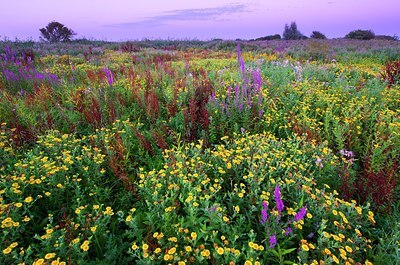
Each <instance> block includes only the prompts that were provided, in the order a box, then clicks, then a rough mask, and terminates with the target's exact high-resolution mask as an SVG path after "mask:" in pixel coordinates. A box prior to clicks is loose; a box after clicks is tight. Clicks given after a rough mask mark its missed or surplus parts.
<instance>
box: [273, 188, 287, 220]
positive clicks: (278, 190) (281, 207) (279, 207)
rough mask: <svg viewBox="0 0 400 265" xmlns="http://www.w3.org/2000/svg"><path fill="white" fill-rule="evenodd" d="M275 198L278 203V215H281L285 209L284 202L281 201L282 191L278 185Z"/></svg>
mask: <svg viewBox="0 0 400 265" xmlns="http://www.w3.org/2000/svg"><path fill="white" fill-rule="evenodd" d="M274 198H275V202H276V208H277V210H278V213H279V214H281V213H282V211H283V209H284V208H285V206H284V204H283V201H282V199H281V190H280V188H279V185H276V187H275V190H274Z"/></svg>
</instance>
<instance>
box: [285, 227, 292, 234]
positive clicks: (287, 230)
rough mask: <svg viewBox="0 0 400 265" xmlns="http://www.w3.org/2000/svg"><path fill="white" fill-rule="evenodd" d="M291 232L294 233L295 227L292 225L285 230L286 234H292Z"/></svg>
mask: <svg viewBox="0 0 400 265" xmlns="http://www.w3.org/2000/svg"><path fill="white" fill-rule="evenodd" d="M291 233H293V229H292V228H291V227H288V228H287V229H286V231H285V236H288V235H290V234H291Z"/></svg>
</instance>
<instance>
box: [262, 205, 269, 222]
mask: <svg viewBox="0 0 400 265" xmlns="http://www.w3.org/2000/svg"><path fill="white" fill-rule="evenodd" d="M262 206H263V208H262V210H261V224H265V222H266V221H267V219H268V203H267V202H266V201H263V203H262Z"/></svg>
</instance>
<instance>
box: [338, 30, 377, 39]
mask: <svg viewBox="0 0 400 265" xmlns="http://www.w3.org/2000/svg"><path fill="white" fill-rule="evenodd" d="M345 38H346V39H355V40H371V39H374V38H375V33H374V32H373V31H372V30H362V29H358V30H353V31H351V32H349V33H348V34H347V35H346V36H345Z"/></svg>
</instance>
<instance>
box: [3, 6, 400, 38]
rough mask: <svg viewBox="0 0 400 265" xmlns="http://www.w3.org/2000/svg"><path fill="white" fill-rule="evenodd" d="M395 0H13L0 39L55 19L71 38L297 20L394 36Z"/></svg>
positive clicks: (229, 34) (278, 25)
mask: <svg viewBox="0 0 400 265" xmlns="http://www.w3.org/2000/svg"><path fill="white" fill-rule="evenodd" d="M399 10H400V1H399V0H322V1H321V0H304V1H299V0H280V1H278V0H276V1H274V0H270V1H268V0H264V1H262V0H247V1H241V0H236V1H235V0H202V1H188V0H185V1H184V0H147V1H135V0H92V1H86V0H12V1H7V4H3V5H2V12H1V13H2V14H1V16H0V39H4V38H5V37H7V38H9V39H11V40H13V39H15V38H18V39H20V40H25V39H33V40H38V38H39V36H40V32H39V28H42V27H45V26H46V25H47V24H48V22H51V21H53V20H55V21H58V22H61V23H63V24H64V25H66V26H67V27H69V28H71V29H73V30H74V31H75V32H76V33H77V36H76V38H83V37H86V38H89V39H91V38H94V39H103V40H110V41H111V40H114V41H124V40H141V39H143V38H150V39H157V38H162V39H166V38H171V39H194V38H196V39H201V40H209V39H212V38H223V39H236V38H242V39H251V38H257V37H261V36H266V35H272V34H276V33H279V34H281V35H282V32H283V28H284V25H285V23H290V22H291V21H296V23H297V26H298V29H299V30H300V31H301V32H302V33H303V34H304V35H307V36H309V35H310V34H311V32H312V31H313V30H318V31H320V32H322V33H324V34H325V35H326V36H327V37H328V38H335V37H343V36H344V35H346V34H347V33H348V32H350V31H352V30H355V29H371V30H373V31H374V32H375V34H379V35H381V34H385V35H390V36H393V35H397V36H399V35H400V17H399Z"/></svg>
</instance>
